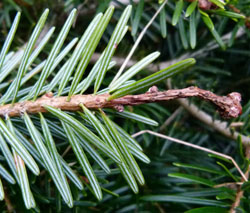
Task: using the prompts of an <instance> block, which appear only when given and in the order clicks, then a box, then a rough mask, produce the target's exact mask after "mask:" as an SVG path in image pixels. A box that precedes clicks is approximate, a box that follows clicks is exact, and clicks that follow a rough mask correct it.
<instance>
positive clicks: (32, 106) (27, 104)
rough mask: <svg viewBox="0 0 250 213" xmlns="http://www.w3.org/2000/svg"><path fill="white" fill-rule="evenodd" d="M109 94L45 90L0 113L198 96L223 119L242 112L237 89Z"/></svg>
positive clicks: (117, 105)
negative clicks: (58, 94) (61, 93)
mask: <svg viewBox="0 0 250 213" xmlns="http://www.w3.org/2000/svg"><path fill="white" fill-rule="evenodd" d="M109 97H110V95H109V94H107V93H106V94H101V95H91V94H90V95H74V96H72V97H71V99H70V101H67V99H68V96H61V97H53V94H52V93H47V94H45V95H44V96H42V97H41V98H39V99H37V100H36V101H23V102H20V103H15V104H14V105H11V104H7V105H3V106H0V116H2V117H6V116H9V117H15V116H21V115H22V114H23V113H24V112H27V113H30V114H35V113H39V112H46V109H45V108H44V106H52V107H55V108H58V109H61V110H63V111H79V110H81V107H80V104H84V105H85V106H86V107H87V108H91V109H98V108H115V109H117V110H118V111H123V106H127V105H130V106H132V105H140V104H145V103H152V102H160V101H169V100H173V99H179V98H188V97H199V98H201V99H204V100H206V101H210V102H212V103H213V104H215V105H216V106H217V107H218V110H219V112H220V114H221V116H222V117H224V118H235V117H238V116H239V115H240V114H241V110H242V107H241V104H240V101H241V95H240V94H239V93H237V92H233V93H230V94H228V95H227V96H218V95H216V94H214V93H212V92H210V91H207V90H203V89H200V88H197V87H188V88H184V89H171V90H167V91H162V92H160V91H158V89H157V87H156V86H153V87H151V88H150V89H149V91H148V92H146V93H143V94H139V95H126V96H123V97H121V98H117V99H113V100H111V101H108V100H107V99H108V98H109Z"/></svg>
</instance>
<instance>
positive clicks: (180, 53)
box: [0, 0, 250, 212]
mask: <svg viewBox="0 0 250 213" xmlns="http://www.w3.org/2000/svg"><path fill="white" fill-rule="evenodd" d="M17 2H19V3H16V1H15V2H14V1H5V0H4V3H3V4H1V3H0V23H1V25H0V26H1V33H3V35H4V36H1V40H0V44H1V53H0V91H1V94H2V97H1V99H0V102H1V105H6V104H8V103H10V104H15V103H17V102H21V101H27V100H32V101H35V100H37V98H39V97H41V96H42V95H44V94H45V95H47V94H46V93H48V92H53V95H54V96H62V95H66V96H68V98H67V99H68V101H70V98H71V97H72V96H73V95H75V94H104V93H110V94H111V96H110V98H109V100H112V99H115V98H119V97H122V96H125V95H128V94H136V93H139V92H145V91H146V90H147V89H148V88H149V87H150V86H153V85H157V86H158V87H159V89H160V90H166V89H167V88H166V79H168V83H169V82H170V81H171V83H172V85H173V86H174V87H179V88H182V87H186V86H190V85H195V86H199V87H201V88H203V89H209V90H213V91H216V93H221V94H222V95H224V94H227V93H229V92H232V91H233V90H236V91H239V92H241V93H242V94H243V98H244V99H243V104H244V107H243V113H242V115H241V116H240V117H239V118H237V119H234V120H232V121H229V123H228V126H229V128H230V130H231V131H232V132H233V131H238V132H240V133H241V134H243V135H249V132H250V131H249V130H250V128H249V127H250V125H249V120H250V118H249V112H250V102H249V101H247V100H248V99H249V94H250V93H249V92H250V91H249V87H247V85H248V83H249V66H250V64H249V55H250V52H249V31H248V30H247V28H246V27H245V25H244V22H245V21H246V20H247V18H248V15H249V3H248V2H245V1H237V2H235V1H226V3H224V1H220V0H213V1H211V2H213V3H214V4H215V5H217V7H212V8H209V10H204V9H202V8H199V3H198V1H193V2H187V1H182V0H179V1H168V2H167V4H166V5H165V6H164V7H163V9H162V10H161V11H160V14H159V17H157V18H156V19H155V20H154V22H153V23H152V25H151V27H150V28H149V29H148V30H147V31H146V33H145V36H144V37H143V40H142V42H141V44H140V45H139V46H138V47H137V50H136V54H134V56H133V60H136V61H138V62H137V63H134V64H133V65H131V64H130V65H129V67H128V68H127V70H126V71H125V72H124V73H123V74H122V75H120V77H119V78H118V79H117V80H115V81H114V82H113V81H112V80H113V78H114V76H116V72H117V67H115V66H117V65H116V63H117V64H118V66H120V65H121V62H120V61H122V62H123V61H124V59H125V58H126V55H127V54H128V52H129V50H130V49H131V48H132V45H133V42H132V39H134V40H136V39H137V35H138V34H139V33H140V32H141V31H142V29H143V27H144V26H145V25H146V24H147V23H148V22H149V21H150V19H151V17H152V16H153V15H154V14H155V11H156V10H157V9H158V8H159V6H160V4H162V3H163V1H159V3H158V2H157V1H144V0H140V1H139V2H138V3H137V2H136V1H131V3H132V6H131V5H127V4H123V3H121V1H111V0H108V1H99V2H98V1H97V2H95V1H94V2H92V1H86V2H84V3H82V2H81V1H78V0H73V1H61V2H60V3H59V2H51V1H26V0H24V1H17ZM109 3H113V4H114V5H112V6H108V5H109ZM232 5H233V6H234V7H236V8H239V9H240V10H241V13H237V12H235V11H231V8H232ZM45 6H48V7H49V9H50V13H49V10H48V9H45V8H46V7H45ZM93 6H94V10H93ZM229 6H230V7H229ZM57 7H58V8H57ZM74 7H75V8H78V10H76V9H72V8H74ZM14 11H15V13H14ZM16 11H21V12H22V15H21V14H20V12H17V13H16ZM38 11H40V12H38ZM96 11H98V12H96ZM37 14H42V15H41V17H39V16H38V15H37ZM47 17H48V18H47ZM46 19H48V20H47V21H46ZM11 20H13V23H12V24H11ZM27 23H28V24H27ZM35 23H36V24H35ZM51 25H56V27H57V28H56V29H55V27H54V26H52V27H50V26H51ZM8 32H9V33H8ZM239 32H241V33H242V34H243V36H241V37H240V39H239V34H238V33H239ZM226 33H229V34H227V36H226V39H225V37H224V36H223V35H225V34H226ZM242 34H241V35H242ZM211 35H212V36H211ZM26 42H27V43H26ZM218 47H220V48H218ZM187 50H189V52H187ZM222 50H223V51H222ZM95 52H96V53H100V54H95ZM159 52H160V53H161V55H160V53H159ZM114 55H115V56H119V57H120V58H121V59H120V61H119V58H116V57H113V56H114ZM169 59H173V61H174V62H177V61H178V62H177V63H172V62H173V61H171V63H170V64H171V66H166V67H161V64H162V63H164V62H165V61H166V60H169ZM196 61H197V65H195V62H196ZM153 62H154V66H153V67H154V68H153V69H154V70H155V67H157V65H159V67H160V69H159V70H160V71H158V72H155V73H151V70H150V69H151V68H150V64H151V63H153ZM151 67H152V66H151ZM239 67H240V68H241V69H239ZM188 70H189V71H188ZM183 71H188V72H183ZM170 78H171V80H170ZM131 79H132V80H131ZM232 79H234V81H232ZM111 82H112V83H111ZM192 102H193V103H195V104H196V105H197V106H199V108H200V109H201V110H203V111H205V112H207V113H209V114H211V115H212V116H213V119H219V118H218V115H217V114H216V113H215V110H214V109H213V108H212V107H211V105H209V104H207V103H204V102H200V101H198V100H193V99H192ZM80 107H81V109H82V110H81V112H80V111H79V112H67V111H61V110H59V109H57V108H53V107H51V106H44V108H45V109H47V111H48V113H38V114H35V115H29V114H27V113H26V112H25V110H24V111H23V112H21V114H20V117H14V118H10V117H8V112H7V113H6V117H3V118H0V178H1V179H0V200H2V201H1V202H0V204H1V205H0V210H1V211H3V212H4V211H6V210H7V209H8V208H10V207H13V208H14V209H15V210H16V211H17V212H25V211H27V209H30V211H32V212H43V211H50V212H82V211H84V212H94V211H101V212H159V211H164V210H166V211H167V212H227V211H228V210H229V209H230V207H231V206H232V203H233V202H234V199H235V195H236V193H237V187H239V185H237V184H238V182H240V181H241V177H240V175H239V173H238V171H237V169H236V168H235V167H234V165H233V164H231V161H227V160H225V159H224V158H221V157H218V156H215V155H209V157H208V156H207V155H206V154H204V153H203V152H201V151H198V150H194V149H191V148H189V147H183V146H181V145H177V144H174V143H172V142H170V141H168V140H163V139H159V138H156V137H155V136H152V135H148V134H143V135H140V136H138V137H137V138H136V139H135V138H133V137H131V135H132V134H133V133H136V132H138V131H140V130H145V129H150V130H153V131H154V132H162V133H163V134H166V135H169V136H171V137H174V138H179V139H181V140H185V141H189V142H190V143H194V144H197V145H200V146H204V147H208V148H210V149H213V150H216V151H219V152H222V153H225V154H228V155H230V156H232V157H233V158H234V159H235V160H236V161H237V163H238V164H239V166H240V168H241V169H242V170H243V171H244V172H245V171H246V169H247V167H248V166H249V159H246V157H245V156H244V155H245V153H244V147H243V145H242V143H241V138H239V139H238V141H237V143H236V142H235V141H232V139H229V138H226V137H223V136H221V135H220V134H219V133H217V132H215V131H214V129H213V128H212V127H209V126H207V124H204V123H202V122H200V121H199V120H196V119H194V118H193V117H192V116H191V115H190V114H188V113H187V112H186V111H184V110H180V111H177V112H178V113H177V115H176V116H175V117H172V118H170V116H171V115H172V114H175V113H174V112H175V110H176V109H177V107H178V103H172V102H171V104H168V103H162V104H156V103H151V104H147V105H139V106H136V107H125V110H124V111H123V112H117V111H115V110H113V109H99V110H89V109H88V108H86V107H85V106H84V105H83V104H81V106H80ZM168 118H169V119H168ZM165 121H166V123H167V124H166V126H165V128H162V127H163V125H162V124H163V123H165ZM230 123H232V125H230ZM235 123H236V124H239V125H242V126H240V127H233V124H235ZM26 167H27V169H26ZM145 183H146V184H145ZM225 183H231V184H232V187H227V185H225ZM138 184H139V185H140V186H138ZM223 184H224V185H223ZM230 186H231V185H230ZM241 189H242V190H243V191H244V197H243V198H242V200H241V203H240V205H239V206H238V209H239V210H241V211H242V212H244V211H245V212H249V211H250V209H249V204H248V202H249V196H250V194H249V182H245V183H244V184H242V187H241ZM5 198H6V202H5V200H4V199H5Z"/></svg>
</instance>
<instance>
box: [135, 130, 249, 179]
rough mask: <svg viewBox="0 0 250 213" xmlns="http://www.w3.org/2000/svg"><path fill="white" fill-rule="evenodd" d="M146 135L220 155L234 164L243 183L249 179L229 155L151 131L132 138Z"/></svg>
mask: <svg viewBox="0 0 250 213" xmlns="http://www.w3.org/2000/svg"><path fill="white" fill-rule="evenodd" d="M145 133H149V134H151V135H155V136H157V137H160V138H164V139H167V140H170V141H173V142H175V143H179V144H183V145H185V146H189V147H192V148H195V149H199V150H202V151H204V152H208V153H211V154H214V155H218V156H220V157H223V158H226V159H228V160H231V161H232V163H233V164H234V166H235V167H236V169H237V170H238V172H239V173H240V175H241V177H242V179H243V181H247V177H245V175H244V173H243V172H242V170H241V169H240V167H239V166H238V164H237V163H236V161H235V160H234V159H233V158H232V157H231V156H229V155H225V154H222V153H220V152H216V151H213V150H211V149H208V148H204V147H202V146H198V145H195V144H192V143H188V142H186V141H183V140H180V139H177V138H173V137H170V136H166V135H163V134H160V133H157V132H153V131H151V130H142V131H140V132H137V133H135V134H133V135H132V137H137V136H139V135H142V134H145Z"/></svg>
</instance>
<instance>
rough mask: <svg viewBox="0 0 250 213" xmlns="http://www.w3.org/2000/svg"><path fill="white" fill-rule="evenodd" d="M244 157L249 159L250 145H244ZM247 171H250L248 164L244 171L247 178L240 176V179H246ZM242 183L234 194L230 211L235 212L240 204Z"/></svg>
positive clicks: (242, 192)
mask: <svg viewBox="0 0 250 213" xmlns="http://www.w3.org/2000/svg"><path fill="white" fill-rule="evenodd" d="M245 152H246V158H247V159H249V158H250V146H249V145H248V146H246V151H245ZM249 172H250V166H248V168H247V171H246V172H245V175H244V176H245V177H246V178H247V180H245V179H243V178H242V181H248V178H249ZM241 187H242V185H240V186H239V187H238V190H237V193H236V196H235V201H234V203H233V204H232V206H231V209H230V211H229V212H230V213H236V210H235V209H236V208H237V207H238V206H239V205H240V199H241V198H242V197H243V194H244V191H243V190H242V189H241Z"/></svg>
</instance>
